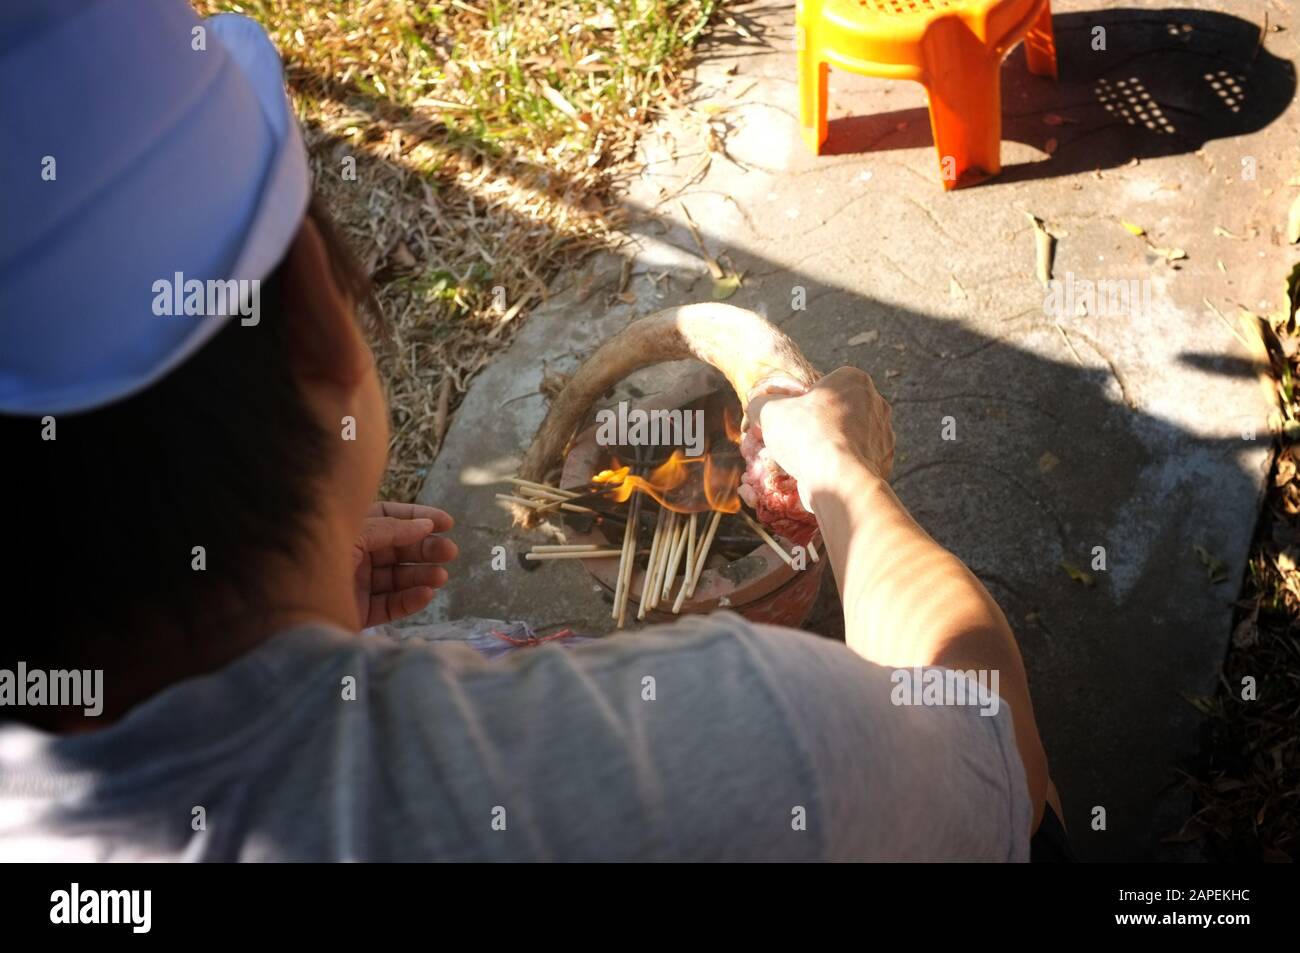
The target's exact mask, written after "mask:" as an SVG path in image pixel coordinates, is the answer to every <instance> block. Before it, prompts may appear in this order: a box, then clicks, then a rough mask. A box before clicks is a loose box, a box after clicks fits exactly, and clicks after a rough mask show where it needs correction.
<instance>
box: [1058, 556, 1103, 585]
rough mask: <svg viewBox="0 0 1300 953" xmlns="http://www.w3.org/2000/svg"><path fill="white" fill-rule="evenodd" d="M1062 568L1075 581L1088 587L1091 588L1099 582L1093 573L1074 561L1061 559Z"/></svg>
mask: <svg viewBox="0 0 1300 953" xmlns="http://www.w3.org/2000/svg"><path fill="white" fill-rule="evenodd" d="M1061 568H1062V569H1064V570H1065V574H1066V575H1067V576H1069V577H1070V578H1071V579H1073V580H1074V581H1075V582H1078V583H1082V584H1083V585H1084V586H1085V587H1086V588H1088V589H1091V588H1092V587H1093V586H1095V585H1096V584H1097V580H1096V579H1094V578H1093V576H1092V573H1090V572H1087V571H1086V570H1083V569H1080V568H1079V567H1078V566H1076V565H1074V564H1073V563H1068V562H1066V561H1065V560H1064V559H1062V560H1061Z"/></svg>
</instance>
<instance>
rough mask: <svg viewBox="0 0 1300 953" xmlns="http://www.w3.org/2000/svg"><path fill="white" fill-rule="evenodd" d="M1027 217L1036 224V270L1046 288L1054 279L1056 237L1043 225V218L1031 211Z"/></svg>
mask: <svg viewBox="0 0 1300 953" xmlns="http://www.w3.org/2000/svg"><path fill="white" fill-rule="evenodd" d="M1025 217H1026V218H1028V219H1029V221H1030V222H1031V223H1032V224H1033V226H1034V271H1035V273H1036V274H1037V276H1038V281H1039V283H1040V284H1042V286H1043V287H1044V288H1046V287H1047V286H1048V284H1050V283H1051V280H1052V262H1053V260H1054V259H1055V257H1056V238H1055V237H1053V235H1052V233H1051V232H1049V231H1048V230H1047V228H1046V227H1045V226H1044V225H1043V220H1042V219H1041V218H1039V217H1038V216H1037V215H1034V214H1032V213H1030V212H1026V213H1025Z"/></svg>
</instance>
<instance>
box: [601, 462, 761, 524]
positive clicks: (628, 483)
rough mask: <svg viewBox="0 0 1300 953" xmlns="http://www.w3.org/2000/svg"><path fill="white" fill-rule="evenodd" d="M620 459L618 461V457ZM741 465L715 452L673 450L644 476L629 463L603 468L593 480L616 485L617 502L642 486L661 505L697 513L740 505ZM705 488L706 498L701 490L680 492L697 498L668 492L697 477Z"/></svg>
mask: <svg viewBox="0 0 1300 953" xmlns="http://www.w3.org/2000/svg"><path fill="white" fill-rule="evenodd" d="M615 462H617V461H615ZM740 469H741V468H740V467H739V466H724V465H721V464H719V463H718V462H717V461H716V460H714V458H713V457H712V456H703V457H688V456H686V454H685V453H683V452H682V451H681V450H674V451H673V452H672V455H671V456H670V457H669V458H668V459H667V460H666V461H665V462H664V463H663V464H661V465H660V466H657V467H655V468H654V469H653V470H651V471H650V473H649V474H648V475H647V476H645V477H639V476H637V475H636V474H634V473H632V472H631V468H630V467H626V466H620V467H617V468H615V469H612V470H602V471H600V472H599V473H597V474H596V475H595V476H593V477H592V478H591V482H592V483H608V484H610V485H612V486H615V487H617V489H616V490H615V491H614V493H613V494H612V495H611V497H610V499H612V500H613V501H614V502H616V503H624V502H626V501H627V500H628V499H629V498H631V496H632V494H633V493H634V492H635V491H637V490H640V491H641V492H643V493H647V494H649V495H650V496H652V497H654V498H655V500H656V501H658V503H659V504H660V505H661V506H664V507H667V508H668V509H670V510H674V511H676V512H678V513H698V512H701V511H706V510H722V512H724V513H735V512H736V511H737V510H739V509H740V496H739V494H738V493H737V487H738V486H739V485H740ZM697 477H698V478H699V483H700V485H701V487H702V488H703V494H704V499H703V500H700V499H698V494H678V496H679V497H682V496H696V499H694V500H692V499H681V498H679V499H672V500H670V499H669V498H668V497H669V494H671V493H673V491H675V490H680V489H681V488H682V487H685V486H687V484H689V483H692V482H694V481H696V479H697Z"/></svg>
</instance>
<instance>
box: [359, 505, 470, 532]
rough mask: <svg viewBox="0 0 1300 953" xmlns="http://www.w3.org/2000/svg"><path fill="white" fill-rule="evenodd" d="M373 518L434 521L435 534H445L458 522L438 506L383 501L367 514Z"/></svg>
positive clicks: (371, 508)
mask: <svg viewBox="0 0 1300 953" xmlns="http://www.w3.org/2000/svg"><path fill="white" fill-rule="evenodd" d="M366 515H367V516H371V517H383V516H388V517H391V518H393V519H399V520H418V519H426V520H433V524H434V525H433V531H434V532H435V533H445V532H447V530H449V529H451V528H452V527H453V526H455V525H456V521H455V520H454V519H452V518H451V515H450V514H448V513H446V512H444V511H443V510H440V509H438V508H437V507H436V506H423V505H421V504H419V503H395V502H393V501H391V500H382V501H380V502H378V503H376V504H375V505H374V506H372V507H370V512H368V513H367V514H366Z"/></svg>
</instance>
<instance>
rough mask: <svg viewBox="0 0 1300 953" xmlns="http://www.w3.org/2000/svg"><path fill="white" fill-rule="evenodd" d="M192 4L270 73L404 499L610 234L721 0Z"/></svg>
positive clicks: (388, 490) (396, 495) (392, 491)
mask: <svg viewBox="0 0 1300 953" xmlns="http://www.w3.org/2000/svg"><path fill="white" fill-rule="evenodd" d="M193 2H194V6H195V8H196V9H197V10H198V11H199V12H200V13H201V14H210V13H214V12H218V11H222V10H233V11H236V12H241V13H246V14H248V15H250V16H252V17H254V18H256V19H257V20H259V21H260V22H261V23H262V24H263V25H264V26H265V27H266V28H267V30H268V31H269V32H270V34H271V36H272V38H273V39H274V40H275V42H276V45H277V46H278V47H279V49H280V51H281V54H282V56H283V57H284V59H285V63H286V68H287V74H288V79H289V86H290V90H291V93H292V95H293V98H294V102H295V106H296V108H297V111H298V115H299V118H300V119H301V121H302V124H303V128H304V131H305V134H306V139H307V145H308V149H309V151H310V156H311V163H312V170H313V173H314V176H315V182H316V189H317V191H318V192H319V193H320V194H321V195H322V197H323V198H324V199H325V201H326V204H327V205H328V207H329V208H330V210H331V212H332V213H333V214H334V216H335V218H336V219H337V220H338V222H339V224H340V225H341V226H342V229H343V231H344V234H345V235H347V236H348V238H349V240H350V242H351V244H352V245H353V248H354V250H356V252H357V253H358V256H359V257H360V259H361V261H362V262H363V264H364V265H365V267H366V269H367V271H368V272H369V273H370V275H371V276H372V278H373V280H374V281H375V284H376V289H377V297H378V300H379V304H380V307H381V309H382V310H383V312H384V315H385V318H386V321H387V324H388V325H389V326H390V328H391V329H392V334H391V336H390V338H389V339H388V340H386V341H382V342H378V343H377V345H376V352H377V358H378V361H379V367H380V372H381V375H382V377H383V378H384V381H385V385H386V389H387V391H388V396H389V402H390V406H391V407H392V429H393V441H392V447H391V454H390V457H391V463H390V470H389V473H388V475H387V478H386V482H385V486H384V495H385V496H386V497H387V498H390V499H411V498H413V497H414V496H415V494H416V493H417V492H418V490H419V487H420V484H421V483H422V481H423V477H424V474H425V472H426V471H427V468H428V465H429V463H430V462H431V461H432V460H433V458H434V456H435V455H436V453H437V449H438V446H439V444H440V442H441V439H442V436H443V433H444V432H445V428H446V424H447V418H448V415H449V413H450V412H453V411H454V408H455V405H456V403H457V398H458V396H459V395H460V394H462V393H463V392H464V390H465V388H466V387H467V386H468V383H469V380H470V379H471V378H472V377H473V376H474V374H475V373H476V372H477V371H478V370H479V369H480V368H482V367H483V366H484V365H485V364H486V363H487V362H488V361H489V360H491V358H492V356H493V354H494V353H496V352H497V351H498V350H500V349H501V348H502V347H503V346H504V345H505V344H506V343H507V342H508V341H509V340H510V338H511V336H512V334H513V333H514V330H515V329H516V328H517V327H518V326H519V324H520V323H521V321H522V320H523V318H524V317H525V316H526V315H527V313H528V309H529V308H530V307H531V306H532V305H534V304H535V303H537V302H539V301H541V300H542V299H543V298H544V297H545V296H546V293H547V286H548V284H549V282H550V281H551V280H552V278H554V276H555V275H556V274H557V273H558V272H559V271H560V269H562V268H564V267H565V266H566V265H570V264H573V263H574V262H575V261H576V260H577V259H578V258H580V257H581V256H583V255H584V254H586V253H587V252H588V251H590V250H591V249H592V248H593V247H595V246H597V245H599V244H600V243H602V242H603V241H605V239H606V237H607V235H608V232H609V229H610V228H611V227H614V226H616V225H617V224H618V217H617V216H618V213H617V205H616V203H615V202H614V194H615V191H616V189H617V186H618V183H619V179H620V176H621V175H622V174H623V173H625V172H626V171H627V170H628V164H629V163H630V162H631V159H632V155H633V146H634V144H635V140H636V137H637V135H638V134H639V133H640V132H641V131H643V130H644V129H645V128H646V126H647V124H648V123H649V122H651V121H652V120H653V119H654V118H655V116H656V115H657V114H658V113H659V112H660V111H661V110H663V109H664V108H666V107H667V106H669V105H671V104H673V103H676V102H678V101H680V98H681V95H682V92H683V88H684V86H685V82H684V79H683V76H682V68H683V65H684V63H685V62H686V60H687V58H688V57H689V52H690V47H691V45H692V44H693V43H694V41H695V39H696V38H697V37H698V35H699V34H700V31H701V30H702V29H703V28H704V26H705V25H706V23H707V22H708V19H709V17H710V16H711V15H712V13H713V11H714V9H715V8H716V7H717V6H718V5H719V4H720V0H605V2H600V0H552V2H546V0H526V2H518V3H513V2H501V0H474V2H461V0H450V2H443V3H420V2H405V0H342V2H333V3H331V2H326V0H248V2H243V3H229V2H221V0H193ZM352 163H355V178H351V177H349V176H348V172H349V171H350V167H351V165H352ZM440 405H441V406H440Z"/></svg>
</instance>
